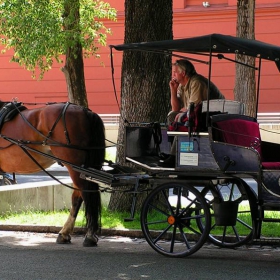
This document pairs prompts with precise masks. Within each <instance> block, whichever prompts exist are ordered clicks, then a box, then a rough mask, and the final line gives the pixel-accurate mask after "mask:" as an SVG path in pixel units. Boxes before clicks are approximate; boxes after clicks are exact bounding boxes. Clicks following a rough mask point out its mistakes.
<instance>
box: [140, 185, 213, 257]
mask: <svg viewBox="0 0 280 280" xmlns="http://www.w3.org/2000/svg"><path fill="white" fill-rule="evenodd" d="M198 224H203V230H201V229H199V228H198ZM210 225H211V218H210V211H209V206H208V204H207V203H206V201H205V199H204V197H203V196H202V195H201V194H200V192H199V191H198V190H196V189H195V188H194V187H193V186H191V185H188V184H185V185H184V184H179V183H175V184H172V183H166V184H163V185H160V186H158V187H157V188H156V189H154V190H153V191H152V192H151V193H150V194H149V195H148V197H147V198H146V200H145V201H144V204H143V207H142V211H141V227H142V231H143V234H144V236H145V238H146V240H147V242H148V243H149V245H150V246H151V247H152V248H153V249H154V250H155V251H157V252H158V253H160V254H163V255H165V256H169V257H186V256H189V255H191V254H193V253H195V252H196V251H197V250H199V249H200V248H201V247H202V246H203V244H204V242H205V241H206V240H207V237H208V234H209V231H210Z"/></svg>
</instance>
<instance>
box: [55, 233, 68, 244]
mask: <svg viewBox="0 0 280 280" xmlns="http://www.w3.org/2000/svg"><path fill="white" fill-rule="evenodd" d="M70 243H71V237H70V236H69V238H64V237H63V236H62V234H59V235H58V237H57V239H56V244H70Z"/></svg>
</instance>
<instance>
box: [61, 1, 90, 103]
mask: <svg viewBox="0 0 280 280" xmlns="http://www.w3.org/2000/svg"><path fill="white" fill-rule="evenodd" d="M79 8H80V4H79V0H65V1H64V31H65V32H68V34H69V38H68V39H69V45H68V47H67V50H66V61H65V66H64V67H63V69H62V71H63V73H64V75H65V78H66V84H67V91H68V98H69V101H70V102H72V103H75V104H78V105H81V106H85V107H88V101H87V93H86V85H85V76H84V61H83V50H82V46H81V44H80V43H79V42H77V43H75V44H73V43H72V42H75V41H74V40H71V39H72V38H73V36H77V33H79V22H80V12H79Z"/></svg>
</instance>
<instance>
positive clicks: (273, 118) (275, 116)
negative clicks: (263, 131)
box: [257, 113, 280, 124]
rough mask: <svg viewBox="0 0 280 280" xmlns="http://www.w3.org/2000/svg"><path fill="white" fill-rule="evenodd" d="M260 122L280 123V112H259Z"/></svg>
mask: <svg viewBox="0 0 280 280" xmlns="http://www.w3.org/2000/svg"><path fill="white" fill-rule="evenodd" d="M257 119H258V123H261V124H280V113H258V116H257Z"/></svg>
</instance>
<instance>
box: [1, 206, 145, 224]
mask: <svg viewBox="0 0 280 280" xmlns="http://www.w3.org/2000/svg"><path fill="white" fill-rule="evenodd" d="M68 215H69V210H66V209H65V210H62V211H55V212H52V211H32V209H30V210H25V211H21V212H9V213H6V214H5V215H0V224H2V225H44V226H58V227H60V226H61V227H62V226H63V224H64V223H65V222H66V220H67V218H68ZM128 217H130V213H126V212H124V213H119V212H110V211H109V210H108V209H107V208H104V207H103V209H102V217H101V223H102V228H108V229H109V228H110V229H140V228H141V226H140V215H139V214H136V215H135V220H134V221H132V222H125V221H124V219H125V218H128ZM84 225H85V218H84V211H83V210H82V209H81V210H80V211H79V214H78V217H77V219H76V223H75V226H76V227H83V226H84Z"/></svg>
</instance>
